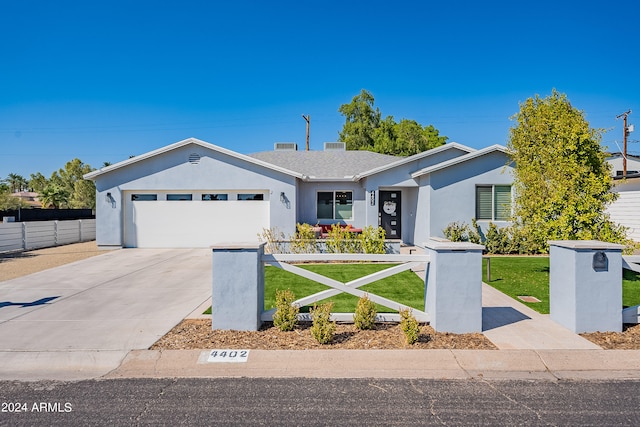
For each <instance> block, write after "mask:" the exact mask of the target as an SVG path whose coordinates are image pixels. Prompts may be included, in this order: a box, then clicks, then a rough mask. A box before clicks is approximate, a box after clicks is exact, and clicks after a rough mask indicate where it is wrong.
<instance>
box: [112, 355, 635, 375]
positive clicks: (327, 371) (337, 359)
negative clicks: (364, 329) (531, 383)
mask: <svg viewBox="0 0 640 427" xmlns="http://www.w3.org/2000/svg"><path fill="white" fill-rule="evenodd" d="M209 353H210V351H209V350H163V351H152V350H148V351H132V352H131V353H129V355H128V356H127V357H126V359H125V360H124V361H123V363H122V365H121V366H120V367H119V368H118V369H116V370H114V371H113V372H111V373H109V374H108V375H106V376H105V378H163V377H169V378H172V377H199V378H223V377H251V378H292V377H301V378H430V379H471V378H482V379H495V380H499V379H523V380H532V379H536V380H553V381H555V380H559V379H640V350H627V351H612V350H537V351H536V350H498V351H495V350H276V351H267V350H249V354H248V358H247V361H246V362H244V363H219V362H218V363H211V362H207V358H208V356H209Z"/></svg>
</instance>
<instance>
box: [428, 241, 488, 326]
mask: <svg viewBox="0 0 640 427" xmlns="http://www.w3.org/2000/svg"><path fill="white" fill-rule="evenodd" d="M425 248H426V250H427V254H428V255H429V264H428V270H427V286H426V290H425V311H426V312H427V313H428V314H429V317H430V318H431V326H432V327H433V329H435V330H436V331H438V332H451V333H456V334H462V333H471V332H482V250H483V249H484V246H482V245H476V244H474V243H467V242H450V241H448V240H444V239H431V240H429V241H428V242H427V243H425Z"/></svg>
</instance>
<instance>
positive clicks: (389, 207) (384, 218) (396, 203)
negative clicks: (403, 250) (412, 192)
mask: <svg viewBox="0 0 640 427" xmlns="http://www.w3.org/2000/svg"><path fill="white" fill-rule="evenodd" d="M401 194H402V193H401V192H400V191H382V190H381V191H380V200H379V205H378V209H379V210H378V225H380V227H382V228H384V231H385V235H386V238H387V239H400V238H401V236H402V230H401V228H400V217H401V210H400V208H401V206H402V203H401V200H400V196H401Z"/></svg>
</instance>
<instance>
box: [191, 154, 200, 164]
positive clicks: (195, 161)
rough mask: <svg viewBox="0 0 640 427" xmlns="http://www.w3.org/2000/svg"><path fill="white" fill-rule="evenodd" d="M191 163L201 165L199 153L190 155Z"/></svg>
mask: <svg viewBox="0 0 640 427" xmlns="http://www.w3.org/2000/svg"><path fill="white" fill-rule="evenodd" d="M189 163H191V164H192V165H197V164H198V163H200V154H198V153H191V154H189Z"/></svg>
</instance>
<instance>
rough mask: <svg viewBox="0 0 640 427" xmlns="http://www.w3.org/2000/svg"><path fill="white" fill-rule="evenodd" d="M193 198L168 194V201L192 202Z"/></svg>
mask: <svg viewBox="0 0 640 427" xmlns="http://www.w3.org/2000/svg"><path fill="white" fill-rule="evenodd" d="M192 199H193V196H192V195H191V194H167V200H170V201H175V200H192Z"/></svg>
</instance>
